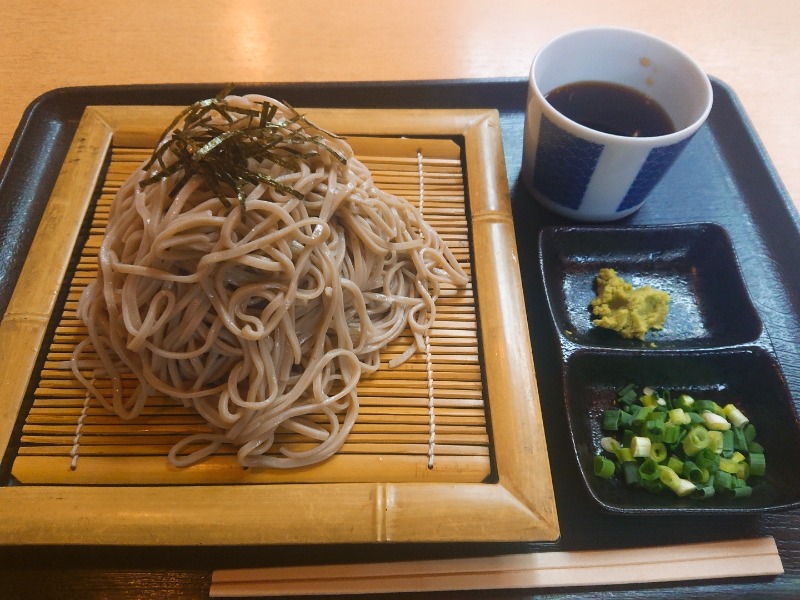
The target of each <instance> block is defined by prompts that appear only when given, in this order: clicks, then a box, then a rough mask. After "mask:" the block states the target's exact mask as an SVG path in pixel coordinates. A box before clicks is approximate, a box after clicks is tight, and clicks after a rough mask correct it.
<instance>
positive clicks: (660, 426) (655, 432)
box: [645, 419, 664, 442]
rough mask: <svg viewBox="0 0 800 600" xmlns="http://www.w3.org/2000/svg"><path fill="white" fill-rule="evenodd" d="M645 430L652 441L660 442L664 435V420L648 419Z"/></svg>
mask: <svg viewBox="0 0 800 600" xmlns="http://www.w3.org/2000/svg"><path fill="white" fill-rule="evenodd" d="M645 432H646V434H647V437H648V438H650V441H651V442H660V441H661V440H662V439H663V437H664V422H663V421H659V420H658V419H652V420H650V421H647V423H646V424H645Z"/></svg>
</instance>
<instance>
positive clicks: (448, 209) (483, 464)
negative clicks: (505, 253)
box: [12, 138, 490, 485]
mask: <svg viewBox="0 0 800 600" xmlns="http://www.w3.org/2000/svg"><path fill="white" fill-rule="evenodd" d="M349 142H350V144H351V145H353V147H354V149H356V151H357V152H358V153H359V159H361V160H362V162H364V164H365V165H367V167H369V169H370V170H371V172H372V173H373V176H374V179H375V183H376V185H378V186H379V187H380V188H381V189H384V190H386V191H387V192H390V193H392V194H396V195H400V196H403V197H406V198H407V199H408V200H409V201H410V202H412V203H414V204H415V205H416V206H419V207H421V208H422V210H423V214H424V215H425V218H426V219H427V220H428V222H429V223H430V224H431V225H432V226H433V227H434V228H435V229H436V230H437V231H438V232H439V234H440V235H441V236H442V238H443V239H444V240H445V241H446V242H447V244H448V245H449V246H450V248H451V249H452V250H453V252H454V254H455V256H456V258H457V259H458V261H459V263H460V264H461V266H462V267H463V268H464V270H465V271H466V272H467V273H469V272H470V256H469V241H468V240H469V231H468V226H467V215H466V205H465V200H464V185H463V171H462V168H461V160H460V148H459V146H458V145H457V144H455V143H454V142H452V141H450V140H432V139H424V138H416V139H415V138H410V139H402V140H399V139H397V138H374V139H363V138H362V139H358V138H351V139H349ZM151 153H152V148H130V147H114V148H112V152H111V162H110V164H109V166H108V170H107V172H106V175H105V178H104V181H103V185H102V189H101V194H100V197H99V199H98V201H97V204H96V209H95V210H94V211H93V212H94V214H93V217H92V222H91V229H90V233H89V237H88V239H87V240H86V243H85V245H84V246H83V248H82V249H81V252H80V260H79V262H78V265H77V268H76V270H75V273H74V274H73V276H72V279H71V282H70V284H69V292H68V295H67V300H66V303H65V305H64V310H63V312H62V313H61V318H60V320H59V323H58V327H57V329H56V331H55V335H54V337H53V340H52V343H51V344H50V347H49V350H48V352H47V358H46V361H45V364H44V369H43V371H42V372H41V380H40V382H39V385H38V387H37V388H36V390H35V393H34V398H35V399H34V402H33V406H32V407H31V409H30V412H29V413H28V415H27V418H26V420H25V425H24V426H23V429H22V437H21V446H20V448H19V453H18V456H17V458H16V460H15V461H14V465H13V468H12V475H13V476H14V477H15V478H16V479H17V480H18V481H20V482H21V483H23V484H32V483H35V484H52V483H66V484H143V483H146V484H164V485H170V484H173V485H174V484H182V483H186V482H192V483H251V482H257V481H258V482H268V481H286V482H292V481H295V482H296V481H304V482H306V481H475V482H478V481H482V480H483V479H485V478H486V477H487V476H489V474H490V460H489V434H488V431H487V428H486V413H485V401H484V390H483V384H482V381H481V369H480V362H479V356H478V339H477V315H476V311H475V301H474V297H473V294H472V287H471V285H468V286H466V287H465V288H454V287H445V288H443V290H442V295H441V297H440V298H439V300H438V302H437V319H436V323H435V326H434V327H433V329H432V330H431V331H430V333H429V336H428V339H427V341H428V342H429V350H428V351H427V352H418V353H417V354H415V355H414V356H413V357H412V358H411V360H409V361H408V362H407V363H405V364H404V365H402V366H401V367H398V368H395V369H390V368H389V366H388V364H387V363H388V361H389V360H390V359H391V358H392V357H394V356H397V355H399V354H402V352H403V350H404V349H405V348H406V347H407V346H408V344H409V343H411V341H412V338H411V335H410V333H409V332H406V333H405V334H404V335H402V336H401V337H400V338H398V339H397V340H396V341H395V342H393V343H392V344H391V345H390V346H389V347H387V348H386V349H385V351H384V352H383V353H382V356H381V360H382V365H381V369H380V370H379V371H377V372H376V373H373V374H370V375H367V376H365V377H363V378H362V380H361V382H360V384H359V386H358V396H359V404H360V409H359V415H358V420H357V421H356V424H355V426H354V428H353V430H352V432H351V434H350V435H349V436H348V439H347V442H346V443H345V445H344V447H343V448H342V449H341V450H340V451H339V453H338V455H337V456H335V457H333V459H331V460H328V461H325V462H323V463H321V464H319V465H316V466H314V467H313V468H308V469H289V470H276V469H242V468H241V467H240V466H239V465H238V463H237V461H236V457H235V454H234V452H235V450H234V448H233V447H224V448H223V449H222V450H221V451H220V452H218V453H217V455H215V456H214V457H213V458H211V459H209V460H206V461H203V462H202V463H200V464H197V465H193V466H191V467H187V468H182V469H176V468H174V467H172V466H171V465H170V464H169V462H168V461H167V460H166V458H165V456H166V454H167V452H168V451H169V449H170V447H171V446H172V445H174V444H175V443H177V442H178V441H179V440H180V439H182V438H183V437H185V436H187V435H190V434H194V433H204V432H209V433H210V432H211V430H210V428H209V427H208V426H207V425H206V423H205V421H204V420H203V419H202V418H201V417H200V416H199V415H198V414H197V413H196V412H195V411H194V410H193V409H191V408H184V407H183V406H182V405H181V404H179V403H176V402H174V401H172V400H171V399H169V398H164V397H160V398H154V399H153V400H151V401H150V402H149V403H148V406H147V408H146V410H145V414H144V415H142V416H140V417H138V418H136V419H133V420H131V421H125V420H123V419H120V418H118V417H117V416H116V415H114V414H112V413H110V412H109V411H108V410H106V409H105V408H104V407H103V406H101V405H100V403H99V402H98V401H97V400H95V399H94V398H89V395H88V394H87V393H86V390H85V389H84V388H83V386H82V385H81V384H80V383H79V382H78V381H77V380H76V379H75V378H74V377H73V375H72V373H71V371H69V370H68V361H69V357H70V356H71V355H72V352H73V350H74V348H75V346H76V345H77V344H78V343H79V342H80V341H81V340H82V339H84V338H85V336H86V328H85V326H84V325H83V324H82V323H81V322H80V321H79V320H77V319H76V318H75V316H74V314H75V308H76V305H77V301H78V298H79V296H80V294H81V292H82V291H83V289H84V288H85V286H86V285H87V284H88V283H90V282H91V281H93V280H94V279H95V277H96V272H97V268H96V263H97V250H98V248H99V246H100V243H101V241H102V237H103V232H104V230H105V226H106V222H107V219H108V212H109V206H110V204H111V201H112V199H113V198H114V195H115V194H116V192H117V190H118V189H119V187H120V185H121V184H122V183H124V181H125V180H126V179H127V178H128V176H129V175H130V174H131V173H132V172H133V171H134V170H135V169H137V168H138V167H139V166H140V165H141V163H142V162H143V161H144V160H146V159H147V158H148V157H149V156H150V154H151ZM87 358H89V359H90V358H91V355H87ZM429 369H430V372H429ZM86 375H87V376H90V374H89V373H88V372H87V373H86ZM128 383H129V384H130V388H129V389H128V392H129V393H132V392H133V389H134V388H135V385H136V382H135V380H134V379H133V378H131V379H129V380H128ZM97 384H98V386H99V387H100V388H101V389H110V387H111V383H110V381H102V380H100V381H98V382H97ZM431 396H432V400H433V402H432V404H431ZM298 437H299V436H297V435H296V434H287V433H283V434H278V436H277V437H276V446H277V445H278V444H283V443H287V444H288V445H289V447H293V448H295V449H297V448H300V447H302V446H301V445H299V444H300V442H296V443H294V444H292V440H293V439H297V438H298Z"/></svg>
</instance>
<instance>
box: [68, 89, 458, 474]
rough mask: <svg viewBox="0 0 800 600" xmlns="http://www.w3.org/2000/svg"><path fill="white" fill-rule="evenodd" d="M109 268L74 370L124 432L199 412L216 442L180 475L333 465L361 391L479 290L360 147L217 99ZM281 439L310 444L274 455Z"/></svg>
mask: <svg viewBox="0 0 800 600" xmlns="http://www.w3.org/2000/svg"><path fill="white" fill-rule="evenodd" d="M98 263H99V270H98V276H97V280H96V281H94V282H93V283H91V284H90V285H89V286H88V287H87V288H86V290H85V292H84V293H83V295H82V296H81V298H80V302H79V306H78V316H79V318H80V319H82V320H83V322H84V323H85V324H86V326H87V328H88V338H87V339H86V340H84V341H82V342H81V344H80V345H79V347H78V348H77V349H76V351H75V355H74V358H73V361H72V369H73V371H74V372H75V375H76V377H78V379H80V380H81V381H82V383H83V384H84V385H85V386H86V388H87V389H88V390H89V392H90V393H91V394H92V395H93V396H94V397H95V398H97V399H98V400H99V401H100V402H101V403H102V404H103V405H104V406H106V407H107V408H108V409H110V410H112V411H114V412H115V413H117V414H118V415H120V416H121V417H123V418H125V419H130V418H133V417H135V416H137V415H138V414H139V413H140V412H141V411H142V408H143V407H144V405H145V403H146V401H147V400H148V398H149V397H151V396H153V395H163V396H168V397H171V398H175V399H178V400H180V401H181V402H183V403H184V404H185V405H187V406H191V407H194V409H195V410H196V411H197V412H198V413H199V414H200V415H202V417H203V418H204V419H205V420H206V421H207V422H208V423H209V424H210V426H211V428H212V430H213V432H214V433H211V434H199V435H192V436H189V437H187V438H185V439H183V440H182V441H180V442H179V443H178V444H177V445H175V446H174V447H173V448H172V450H171V451H170V453H169V458H170V460H171V461H172V463H174V464H175V465H179V466H183V465H189V464H192V463H194V462H196V461H198V460H201V459H202V458H204V457H206V456H208V455H209V454H211V453H213V452H214V451H216V450H217V449H218V448H220V447H221V446H222V445H223V444H232V445H234V446H235V447H236V448H237V449H238V450H237V451H238V460H239V462H240V463H241V465H243V466H251V467H298V466H304V465H308V464H312V463H316V462H319V461H321V460H324V459H325V458H327V457H329V456H331V455H332V454H333V453H335V452H336V451H337V450H338V449H339V448H340V447H341V446H342V444H343V443H344V441H345V438H346V436H347V434H348V432H349V431H350V429H351V427H352V426H353V423H354V421H355V419H356V415H357V412H358V397H357V393H356V384H357V383H358V381H359V378H360V376H361V374H362V373H366V372H372V371H375V370H376V369H378V367H379V363H380V359H379V351H380V350H381V349H382V348H383V347H385V346H386V345H387V344H388V343H389V342H391V341H392V340H394V339H395V338H397V337H398V336H399V335H400V334H401V333H403V332H404V330H406V328H407V327H410V330H411V332H412V333H413V336H414V338H415V343H414V344H413V345H411V346H410V347H409V348H408V351H407V352H405V354H403V355H402V356H400V357H399V358H398V359H396V360H394V361H393V364H392V366H395V365H396V364H399V363H400V362H402V361H403V360H405V359H407V358H408V357H409V356H410V355H411V354H413V353H414V351H415V350H417V349H419V348H421V347H422V345H423V340H424V335H425V332H426V330H427V328H428V327H429V326H430V325H431V323H432V321H433V319H434V318H435V304H434V303H435V300H436V298H437V296H438V294H439V290H440V285H441V284H443V283H445V282H447V283H448V284H454V285H463V284H465V283H466V282H467V276H466V275H465V273H464V272H463V270H462V269H461V268H460V267H459V265H458V263H457V262H456V260H455V259H454V257H453V255H452V254H451V252H450V251H449V250H448V248H447V247H446V245H445V244H444V243H443V242H442V240H441V239H440V238H439V236H438V235H437V233H436V232H435V231H434V230H433V229H432V228H431V227H430V226H429V225H428V224H427V223H426V222H425V221H424V220H423V218H422V215H421V214H420V212H419V211H418V210H417V209H416V208H415V207H414V206H413V205H411V204H410V203H409V202H408V201H407V200H405V199H402V198H398V197H395V196H392V195H390V194H387V193H384V192H382V191H381V190H379V189H378V188H376V187H375V185H374V184H373V181H372V178H371V175H370V173H369V171H368V169H367V168H366V167H365V166H364V165H363V164H362V163H360V162H359V161H358V160H357V159H355V158H354V157H353V151H352V149H351V148H350V146H349V145H348V144H347V143H346V142H344V141H343V140H342V139H340V138H337V137H336V136H333V135H332V134H328V133H327V132H325V131H323V130H321V129H319V128H317V127H316V126H314V125H313V124H312V123H310V122H309V121H307V120H306V119H305V118H304V117H302V116H301V115H299V114H298V113H297V112H296V111H294V109H292V108H291V107H289V106H288V105H285V104H282V103H280V102H278V101H276V100H273V99H271V98H267V97H263V96H245V97H237V96H225V95H224V94H220V95H219V96H218V97H217V98H214V99H209V100H206V101H203V102H201V103H196V104H194V105H192V106H191V107H189V108H188V109H186V110H185V111H184V112H183V113H182V114H181V115H180V116H179V117H178V118H176V121H175V122H174V123H173V125H172V126H171V127H170V128H169V129H168V130H167V132H166V133H165V135H164V137H163V138H162V140H161V142H160V143H159V146H158V147H157V149H156V152H155V154H154V155H153V158H152V159H151V160H149V161H148V162H147V163H146V164H145V165H143V167H142V169H139V170H137V171H136V172H135V173H134V174H133V176H132V177H131V178H130V179H129V180H128V181H127V182H126V183H125V184H124V185H123V186H122V188H121V189H120V190H119V193H118V194H117V196H116V198H115V199H114V201H113V204H112V207H111V211H110V216H109V221H108V226H107V229H106V232H105V237H104V240H103V242H102V247H101V248H100V251H99V257H98ZM131 375H132V376H133V377H135V379H136V380H137V382H138V383H137V387H136V390H135V392H133V393H132V394H131V393H130V391H128V392H126V393H124V392H123V380H124V379H131ZM100 380H110V381H111V388H110V390H111V391H110V392H109V391H107V390H108V386H107V385H106V386H101V385H96V382H97V381H100ZM127 387H128V389H129V388H130V386H129V385H128V386H127ZM276 432H278V433H280V432H283V433H288V434H300V436H302V439H303V440H304V442H303V443H301V444H299V445H298V444H294V445H293V446H292V447H291V448H290V447H286V446H285V445H283V446H281V447H278V445H277V444H275V447H273V443H274V440H275V436H276ZM294 437H295V438H296V437H297V436H296V435H294Z"/></svg>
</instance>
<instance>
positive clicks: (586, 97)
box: [545, 81, 675, 137]
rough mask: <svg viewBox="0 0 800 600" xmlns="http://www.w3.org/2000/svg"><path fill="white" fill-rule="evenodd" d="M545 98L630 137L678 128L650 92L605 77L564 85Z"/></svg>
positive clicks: (579, 118)
mask: <svg viewBox="0 0 800 600" xmlns="http://www.w3.org/2000/svg"><path fill="white" fill-rule="evenodd" d="M545 98H546V99H547V101H548V102H549V103H550V105H551V106H552V107H553V108H555V109H556V110H557V111H558V112H560V113H561V114H562V115H564V116H565V117H567V118H568V119H571V120H573V121H576V122H577V123H580V124H581V125H583V126H585V127H589V128H590V129H594V130H595V131H603V132H605V133H611V134H613V135H624V136H627V137H654V136H658V135H667V134H670V133H674V132H675V125H674V124H673V123H672V119H670V117H669V115H668V114H667V111H665V110H664V109H663V108H662V107H661V105H660V104H658V103H657V102H656V101H655V100H653V99H652V98H651V97H650V96H648V95H647V94H643V93H642V92H640V91H638V90H635V89H633V88H631V87H628V86H625V85H620V84H617V83H608V82H605V81H578V82H576V83H568V84H567V85H562V86H561V87H557V88H556V89H554V90H552V91H551V92H549V93H548V94H547V95H546V96H545Z"/></svg>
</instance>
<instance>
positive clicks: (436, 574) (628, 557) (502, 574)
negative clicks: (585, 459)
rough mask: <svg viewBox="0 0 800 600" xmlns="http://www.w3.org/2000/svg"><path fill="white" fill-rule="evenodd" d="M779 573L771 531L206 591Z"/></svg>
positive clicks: (296, 572)
mask: <svg viewBox="0 0 800 600" xmlns="http://www.w3.org/2000/svg"><path fill="white" fill-rule="evenodd" d="M782 573H783V564H782V563H781V558H780V554H779V553H778V548H777V546H776V544H775V540H774V538H772V537H762V538H755V539H743V540H730V541H723V542H703V543H694V544H680V545H673V546H651V547H644V548H625V549H618V550H586V551H567V552H534V553H528V554H506V555H500V556H486V557H477V558H455V559H440V560H417V561H403V562H385V563H362V564H338V565H313V566H298V567H271V568H264V569H226V570H218V571H214V573H213V574H212V576H211V590H210V595H211V597H212V598H229V597H234V596H236V597H254V596H301V595H303V596H304V595H313V594H326V595H328V594H388V593H402V592H444V591H456V590H458V591H467V590H490V589H494V590H498V589H542V588H561V587H563V588H567V587H585V588H597V587H600V586H612V585H623V584H625V585H628V586H630V585H636V584H649V583H665V582H689V581H700V580H708V579H722V578H744V577H766V576H775V575H780V574H782Z"/></svg>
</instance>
